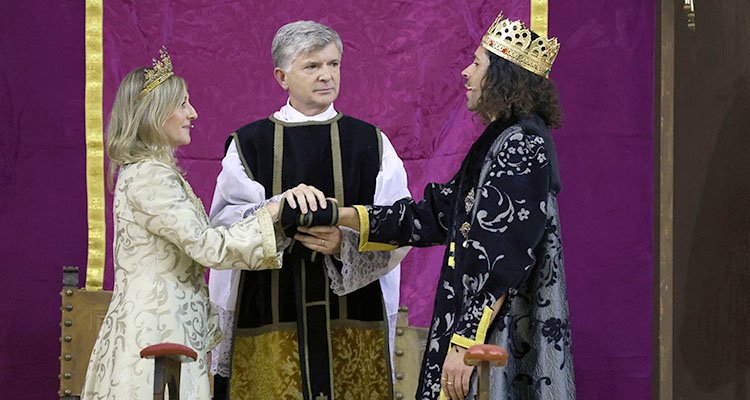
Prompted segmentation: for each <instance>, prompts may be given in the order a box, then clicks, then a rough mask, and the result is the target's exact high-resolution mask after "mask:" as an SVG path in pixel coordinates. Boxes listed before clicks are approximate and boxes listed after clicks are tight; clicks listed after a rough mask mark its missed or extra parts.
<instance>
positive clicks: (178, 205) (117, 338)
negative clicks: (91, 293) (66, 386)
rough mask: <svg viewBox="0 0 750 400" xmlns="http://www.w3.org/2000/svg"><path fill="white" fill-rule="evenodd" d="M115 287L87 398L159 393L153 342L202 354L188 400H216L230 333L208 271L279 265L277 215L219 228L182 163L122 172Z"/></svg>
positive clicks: (187, 386) (187, 381) (184, 388)
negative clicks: (213, 374)
mask: <svg viewBox="0 0 750 400" xmlns="http://www.w3.org/2000/svg"><path fill="white" fill-rule="evenodd" d="M114 221H115V226H114V232H115V239H114V262H115V284H114V290H113V295H112V301H111V303H110V306H109V309H108V310H107V313H106V315H105V317H104V321H103V323H102V327H101V330H100V332H99V335H98V337H97V340H96V343H95V345H94V348H93V351H92V354H91V359H90V361H89V366H88V371H87V373H86V380H85V384H84V388H83V393H82V399H86V400H94V399H108V400H118V399H119V400H126V399H127V400H133V399H136V400H147V399H148V400H150V399H153V380H154V360H151V359H141V358H140V351H141V350H142V349H143V348H145V347H148V346H150V345H154V344H158V343H163V342H171V343H179V344H183V345H185V346H188V347H190V348H192V349H193V350H195V351H196V352H197V353H198V359H197V360H196V361H195V362H189V363H185V364H183V365H182V372H181V377H180V381H181V382H180V398H182V399H186V400H190V399H202V400H204V399H208V398H210V392H209V382H208V372H207V368H206V352H207V351H209V350H210V349H211V348H213V347H214V346H215V345H216V344H217V343H218V342H219V341H220V340H221V338H222V333H221V330H220V329H219V328H218V315H217V314H216V312H215V310H214V308H213V306H212V304H211V303H210V302H209V298H208V288H207V286H206V283H205V276H204V272H205V268H204V267H203V266H207V267H213V268H242V269H268V268H279V267H280V259H279V257H280V254H279V253H278V252H277V243H276V239H275V236H274V229H273V223H272V220H271V216H270V214H269V213H268V211H266V210H259V211H258V212H256V213H255V215H254V216H252V217H248V218H246V219H244V220H242V221H240V222H238V223H237V224H234V225H232V226H231V227H228V228H223V227H220V228H210V227H209V224H208V217H207V216H206V212H205V210H204V209H203V206H202V203H201V202H200V200H198V198H197V197H196V196H195V194H194V193H193V191H192V189H191V188H190V185H189V184H188V183H187V182H186V181H185V180H184V179H183V177H182V176H181V175H180V173H179V172H178V171H177V170H175V169H174V168H173V167H171V166H169V165H167V164H164V163H161V162H159V161H154V160H150V161H142V162H138V163H134V164H129V165H126V166H124V167H122V169H121V170H120V173H119V177H118V179H117V185H116V187H115V192H114Z"/></svg>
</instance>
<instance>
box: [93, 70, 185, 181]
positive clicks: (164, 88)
mask: <svg viewBox="0 0 750 400" xmlns="http://www.w3.org/2000/svg"><path fill="white" fill-rule="evenodd" d="M145 80H146V78H145V76H144V69H143V68H138V69H136V70H134V71H132V72H130V73H129V74H128V75H127V76H125V78H124V79H123V80H122V82H121V83H120V87H119V88H118V89H117V95H116V96H115V102H114V104H112V112H111V113H110V117H109V125H108V127H107V156H108V157H109V160H110V162H109V175H108V177H107V182H108V184H109V188H110V189H112V187H113V181H114V176H115V173H116V172H117V170H118V169H119V168H120V167H122V166H123V165H126V164H131V163H134V162H138V161H143V160H147V159H156V160H159V161H161V162H164V163H166V164H168V165H171V166H173V167H175V168H177V165H176V162H175V157H174V148H173V147H172V146H171V145H170V143H169V140H168V139H167V136H166V134H165V133H164V123H165V122H167V120H168V119H169V118H170V117H171V116H172V115H173V114H174V112H175V110H176V109H177V107H179V105H180V104H181V103H182V101H183V97H184V96H185V93H186V92H187V84H186V83H185V80H184V79H182V78H181V77H179V76H177V75H173V76H171V77H169V78H168V79H167V80H165V81H164V82H162V83H161V84H159V86H157V87H156V88H154V89H153V90H152V91H151V92H149V93H146V94H145V95H141V94H140V92H141V90H142V89H143V84H144V82H145Z"/></svg>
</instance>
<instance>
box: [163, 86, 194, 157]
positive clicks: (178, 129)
mask: <svg viewBox="0 0 750 400" xmlns="http://www.w3.org/2000/svg"><path fill="white" fill-rule="evenodd" d="M197 118H198V113H197V112H196V111H195V108H193V105H192V104H190V94H189V93H188V92H187V91H185V94H184V95H183V97H182V103H180V105H179V106H177V108H176V109H175V110H174V114H172V116H171V117H169V119H167V122H165V123H164V134H165V135H167V139H169V144H170V145H171V146H172V147H178V146H182V145H185V144H188V143H190V128H192V127H193V125H192V122H193V121H194V120H195V119H197Z"/></svg>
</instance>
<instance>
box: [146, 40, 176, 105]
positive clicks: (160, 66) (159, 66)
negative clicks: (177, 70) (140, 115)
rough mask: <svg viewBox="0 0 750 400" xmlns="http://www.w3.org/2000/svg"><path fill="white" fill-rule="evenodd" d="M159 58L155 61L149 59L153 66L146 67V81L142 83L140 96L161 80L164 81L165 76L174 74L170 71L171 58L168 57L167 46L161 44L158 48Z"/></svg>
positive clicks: (157, 84)
mask: <svg viewBox="0 0 750 400" xmlns="http://www.w3.org/2000/svg"><path fill="white" fill-rule="evenodd" d="M159 55H160V59H159V61H156V60H155V59H151V62H152V63H153V64H154V67H153V68H146V72H145V73H146V83H144V84H143V90H141V96H145V95H147V94H148V93H149V92H150V91H152V90H154V88H156V87H157V86H159V85H160V84H161V83H162V82H164V81H166V80H167V78H169V77H170V76H172V75H174V72H173V71H172V59H171V58H169V53H167V48H166V47H164V46H161V49H159Z"/></svg>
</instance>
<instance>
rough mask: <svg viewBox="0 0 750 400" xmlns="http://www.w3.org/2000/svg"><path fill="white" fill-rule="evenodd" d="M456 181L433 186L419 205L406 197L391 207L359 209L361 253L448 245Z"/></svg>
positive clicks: (428, 186)
mask: <svg viewBox="0 0 750 400" xmlns="http://www.w3.org/2000/svg"><path fill="white" fill-rule="evenodd" d="M455 186H456V179H455V178H454V179H453V180H451V181H450V182H448V183H447V184H437V183H430V184H429V185H427V187H426V188H425V190H424V196H423V197H422V201H420V202H419V203H417V202H415V201H414V200H413V199H411V198H408V197H407V198H403V199H400V200H398V201H396V202H395V203H394V204H393V205H391V206H355V208H356V209H357V213H358V214H359V226H360V231H359V234H360V240H359V250H360V251H370V250H390V249H394V248H396V247H402V246H415V247H427V246H435V245H439V244H445V241H446V240H447V239H446V238H447V234H448V227H449V226H450V224H451V219H452V213H451V211H450V210H451V203H452V201H453V199H454V197H455Z"/></svg>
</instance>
